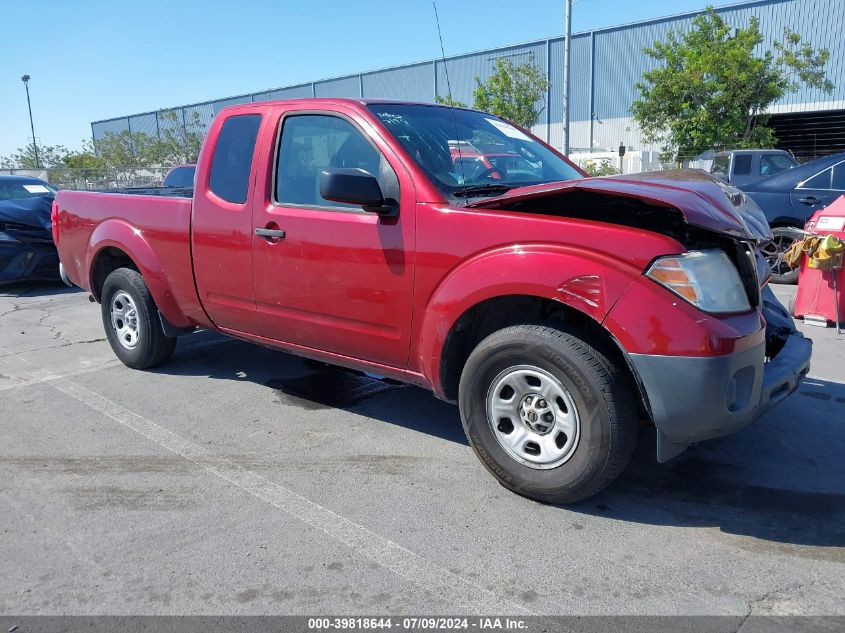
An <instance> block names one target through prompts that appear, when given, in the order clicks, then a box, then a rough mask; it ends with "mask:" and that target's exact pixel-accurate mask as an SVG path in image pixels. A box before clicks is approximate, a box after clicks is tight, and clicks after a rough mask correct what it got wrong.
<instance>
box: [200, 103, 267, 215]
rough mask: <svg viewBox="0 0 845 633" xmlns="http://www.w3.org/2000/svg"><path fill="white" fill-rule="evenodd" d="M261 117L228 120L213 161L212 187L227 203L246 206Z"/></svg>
mask: <svg viewBox="0 0 845 633" xmlns="http://www.w3.org/2000/svg"><path fill="white" fill-rule="evenodd" d="M259 125H261V115H258V114H241V115H237V116H232V117H229V118H228V119H226V121H225V122H224V123H223V127H222V128H221V129H220V134H219V135H218V136H217V145H216V146H215V147H214V155H213V156H212V158H211V176H210V177H209V181H208V188H209V189H211V191H212V192H214V193H215V194H216V195H218V196H219V197H221V198H222V199H223V200H225V201H226V202H232V203H235V204H243V203H244V202H246V196H247V191H248V190H249V174H250V171H251V169H252V156H253V154H254V153H255V139H256V138H257V137H258V127H259Z"/></svg>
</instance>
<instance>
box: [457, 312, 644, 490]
mask: <svg viewBox="0 0 845 633" xmlns="http://www.w3.org/2000/svg"><path fill="white" fill-rule="evenodd" d="M587 339H588V337H586V336H585V335H583V334H581V333H579V332H578V331H577V330H575V329H572V330H571V331H561V330H559V329H554V328H551V327H546V326H542V325H516V326H512V327H508V328H505V329H503V330H499V331H498V332H495V333H493V334H491V335H490V336H488V337H487V338H485V339H484V340H483V341H481V343H479V344H478V346H477V347H476V348H475V350H474V351H473V352H472V354H470V357H469V359H468V360H467V362H466V365H465V366H464V369H463V372H462V374H461V382H460V388H459V396H458V399H459V406H460V411H461V421H462V422H463V426H464V431H465V432H466V435H467V438H468V439H469V442H470V445H471V446H472V448H473V449H474V450H475V453H476V455H478V457H479V459H480V460H481V461H482V463H483V464H484V466H485V467H486V468H487V470H489V471H490V473H491V474H492V475H493V476H494V477H495V478H496V479H498V480H499V482H500V483H501V484H502V485H503V486H504V487H505V488H508V489H509V490H511V491H513V492H515V493H517V494H519V495H522V496H524V497H528V498H530V499H535V500H537V501H542V502H545V503H575V502H576V501H580V500H582V499H586V498H587V497H590V496H592V495H594V494H596V493H598V492H599V491H600V490H602V489H603V488H605V487H606V486H607V485H608V484H610V483H611V482H612V481H613V480H614V479H615V478H616V477H617V476H618V475H619V474H620V473H621V472H622V470H623V469H624V468H625V466H626V465H627V463H628V461H629V459H630V457H631V454H632V453H633V451H634V446H635V444H636V439H637V432H638V426H639V424H638V416H637V407H636V404H635V399H634V395H633V392H632V388H631V386H630V383H629V381H628V380H627V376H626V375H624V374H623V373H622V371H621V369H620V368H618V367H616V366H614V364H613V363H612V362H611V361H610V360H609V359H608V357H607V356H606V355H605V354H603V353H602V352H601V351H599V349H597V348H596V347H595V346H594V345H591V344H590V343H588V342H587ZM519 366H532V367H534V368H539V369H541V370H543V371H544V372H545V373H546V374H550V375H551V376H552V377H553V378H554V379H556V380H557V381H559V383H560V385H562V386H563V387H564V388H565V389H566V390H567V391H568V395H569V396H570V397H571V400H572V402H574V405H575V408H576V411H577V415H578V418H579V420H580V431H579V434H578V440H577V444H576V445H575V446H574V448H573V449H571V450H573V451H574V452H572V453H571V455H570V456H569V457H568V458H567V459H566V461H564V462H563V463H561V464H560V465H556V466H552V465H550V467H548V468H544V469H538V468H537V467H532V466H529V465H526V464H525V463H521V462H520V461H517V458H516V457H513V456H512V455H511V454H510V453H509V452H508V450H506V449H505V448H504V447H503V445H502V444H501V443H500V441H499V440H498V439H497V437H496V435H495V434H494V431H493V428H492V426H491V424H490V423H489V422H488V417H487V398H488V395H491V397H492V393H493V385H494V381H495V380H496V379H497V378H498V377H499V376H501V375H502V374H504V373H507V372H508V371H509V368H514V367H519ZM517 396H519V394H516V395H515V396H514V398H515V397H517ZM526 397H527V396H526ZM517 423H518V424H523V422H519V421H517ZM499 430H500V431H501V430H502V429H501V427H500V428H499ZM526 450H527V444H526Z"/></svg>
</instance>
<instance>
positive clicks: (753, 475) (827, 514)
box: [155, 333, 845, 559]
mask: <svg viewBox="0 0 845 633" xmlns="http://www.w3.org/2000/svg"><path fill="white" fill-rule="evenodd" d="M196 336H197V338H198V339H199V341H198V342H200V343H202V342H203V339H204V340H205V341H207V342H209V343H211V344H210V345H209V344H203V345H200V346H198V347H197V348H196V349H193V350H192V349H191V347H192V346H193V343H190V342H189V341H191V340H192V338H194V337H185V338H184V339H182V341H181V342H180V346H179V348H177V353H176V354H175V355H174V357H173V359H172V361H171V362H170V363H169V364H168V365H166V366H164V367H161V368H158V369H157V370H155V371H156V372H157V373H161V374H175V375H196V376H208V377H210V378H213V379H217V380H249V381H252V382H255V383H258V384H261V385H264V386H265V387H267V389H268V390H269V391H271V392H272V395H273V396H274V397H276V398H277V401H278V402H279V403H280V404H284V405H287V406H297V407H300V408H303V409H309V410H316V409H323V408H330V407H331V403H330V401H331V398H328V399H327V398H311V399H309V398H307V397H304V396H305V394H307V393H309V391H310V392H312V393H313V392H315V391H316V392H317V393H319V390H321V389H322V390H326V389H329V390H330V389H333V388H335V387H337V385H338V382H337V381H338V370H336V369H332V368H327V367H326V366H325V365H322V364H321V363H314V362H311V361H307V360H303V359H300V358H298V357H296V356H292V355H289V354H286V353H284V352H279V351H276V350H270V349H265V348H261V347H257V346H254V345H251V344H249V343H244V342H241V341H236V340H233V339H225V338H222V337H220V336H218V335H216V334H213V333H202V334H199V335H196ZM352 385H353V387H352V388H353V390H355V389H358V388H359V386H358V383H356V382H355V381H352ZM292 386H293V387H292ZM341 388H346V387H343V386H342V387H341ZM371 388H372V387H371V386H369V387H368V386H367V385H366V384H364V386H363V387H361V389H363V391H364V392H368V391H369V390H370V389H371ZM335 404H337V401H335ZM339 408H342V409H344V410H348V411H352V412H355V413H359V414H361V415H366V416H368V417H370V418H373V419H377V420H381V421H383V422H387V423H389V424H396V425H399V426H402V427H405V428H408V429H412V430H415V431H419V432H421V433H427V434H429V435H432V436H434V437H438V438H441V439H443V440H447V441H451V442H456V443H460V444H464V445H466V443H467V442H466V439H465V437H464V434H463V429H462V428H461V422H460V418H459V416H458V411H457V407H454V406H452V405H450V404H447V403H444V402H441V401H439V400H437V399H435V398H434V397H433V396H432V395H431V394H430V393H428V392H427V391H425V390H423V389H419V388H416V387H411V386H397V385H395V384H388V386H387V387H386V388H383V389H382V388H374V389H372V393H371V394H369V393H365V397H364V398H353V401H352V402H351V403H350V404H349V405H348V406H345V405H342V406H340V407H339ZM843 427H845V385H842V384H839V383H834V382H828V381H821V380H817V379H807V381H805V383H804V385H803V386H802V387H801V389H800V391H799V392H797V393H795V394H793V395H792V396H790V397H789V398H788V399H787V400H786V401H785V402H784V403H783V404H781V405H780V407H778V408H777V409H775V410H774V411H772V412H770V413H769V414H768V415H766V416H764V417H763V418H762V419H761V420H759V421H757V422H755V423H754V424H752V425H750V426H749V427H747V428H745V429H743V430H742V431H740V432H738V433H735V434H733V435H730V436H727V437H724V438H719V439H715V440H710V441H708V442H703V443H701V444H699V445H697V446H693V447H692V448H690V449H689V450H688V451H687V452H685V453H684V454H682V455H680V456H679V457H677V458H675V459H674V460H671V461H670V462H668V463H665V464H658V463H657V461H656V459H655V449H654V446H655V435H654V434H655V431H654V429H653V428H651V427H643V428H642V429H641V432H640V437H639V443H638V446H637V449H636V451H635V454H634V456H633V458H632V460H631V463H630V464H629V466H628V468H627V469H626V470H625V472H624V473H623V474H622V475H621V476H620V477H619V479H618V480H617V481H616V482H615V483H614V484H613V485H612V486H611V487H610V488H608V490H606V491H605V492H603V493H601V494H600V495H598V496H596V497H593V498H592V499H590V500H587V501H585V502H582V503H580V504H576V505H573V506H566V507H565V509H566V510H568V511H576V512H583V513H587V514H593V515H597V516H604V517H607V518H612V519H616V520H622V521H631V522H636V523H642V524H653V525H660V526H687V527H707V526H712V527H716V528H719V529H720V530H722V531H723V532H726V533H731V534H736V535H743V536H751V537H755V538H758V539H763V540H767V541H772V542H777V543H789V544H793V545H810V546H826V547H845V458H843V455H845V441H843V431H845V428H843ZM840 554H841V555H842V557H843V559H845V550H841V551H840ZM838 556H839V554H836V555H835V557H838Z"/></svg>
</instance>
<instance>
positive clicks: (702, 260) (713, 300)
mask: <svg viewBox="0 0 845 633" xmlns="http://www.w3.org/2000/svg"><path fill="white" fill-rule="evenodd" d="M645 274H646V275H647V276H648V277H649V278H651V279H653V280H654V281H656V282H657V283H659V284H660V285H661V286H664V287H666V288H668V289H669V290H671V291H672V292H674V293H675V294H676V295H678V296H679V297H681V298H682V299H685V300H686V301H689V302H690V303H691V304H692V305H694V306H695V307H697V308H698V309H699V310H703V311H704V312H717V313H729V312H746V311H748V310H750V309H751V304H749V302H748V295H747V294H746V293H745V288H743V286H742V280H741V279H740V278H739V272H737V269H736V266H734V265H733V262H731V260H730V259H729V258H728V256H727V255H726V254H725V253H724V252H723V251H720V250H705V251H690V252H689V253H684V254H683V255H669V256H667V257H661V258H659V259H657V260H656V261H655V262H654V263H653V264H652V265H651V266H650V267H649V269H648V270H647V271H646V273H645Z"/></svg>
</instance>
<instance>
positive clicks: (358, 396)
mask: <svg viewBox="0 0 845 633" xmlns="http://www.w3.org/2000/svg"><path fill="white" fill-rule="evenodd" d="M192 339H197V340H195V341H193V340H192ZM196 343H199V344H200V345H198V346H197V348H196V349H191V348H192V347H193V345H194V344H196ZM209 343H210V344H209ZM152 371H154V372H156V373H160V374H173V375H191V376H208V377H209V378H213V379H216V380H236V381H237V380H241V381H243V380H249V381H251V382H254V383H257V384H261V385H263V386H265V387H267V389H268V392H270V393H271V394H272V395H273V396H274V397H275V398H276V399H277V400H276V401H277V402H278V403H279V404H284V405H287V406H295V407H299V408H301V409H306V410H320V409H331V408H339V409H343V410H345V411H351V412H354V413H358V414H361V415H365V416H367V417H370V418H373V419H376V420H380V421H382V422H388V423H390V424H396V425H398V426H403V427H405V428H408V429H411V430H414V431H419V432H420V433H427V434H429V435H432V436H434V437H439V438H440V439H443V440H447V441H450V442H456V443H459V444H464V445H466V444H467V441H466V438H465V437H464V432H463V428H462V427H461V420H460V417H459V416H458V409H457V407H455V406H452V405H450V404H448V403H446V402H442V401H440V400H438V399H437V398H435V397H434V396H433V395H432V394H431V393H429V392H428V391H426V390H424V389H420V388H418V387H413V386H411V385H402V384H398V383H395V382H393V381H381V380H376V379H373V378H370V377H367V376H363V375H360V374H355V373H351V372H347V371H344V370H341V369H338V368H335V367H332V366H328V365H325V364H324V363H319V362H315V361H310V360H307V359H303V358H300V357H297V356H294V355H292V354H287V353H285V352H282V351H278V350H274V349H268V348H263V347H259V346H257V345H253V344H251V343H245V342H242V341H238V340H235V339H231V338H225V337H222V336H220V335H218V334H215V333H212V332H202V333H199V334H197V335H193V336H188V337H183V338H182V339H180V343H179V346H178V347H177V348H176V353H175V354H174V356H173V358H172V359H171V361H170V362H169V363H167V364H166V365H164V366H162V367H159V368H157V369H154V370H152Z"/></svg>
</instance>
